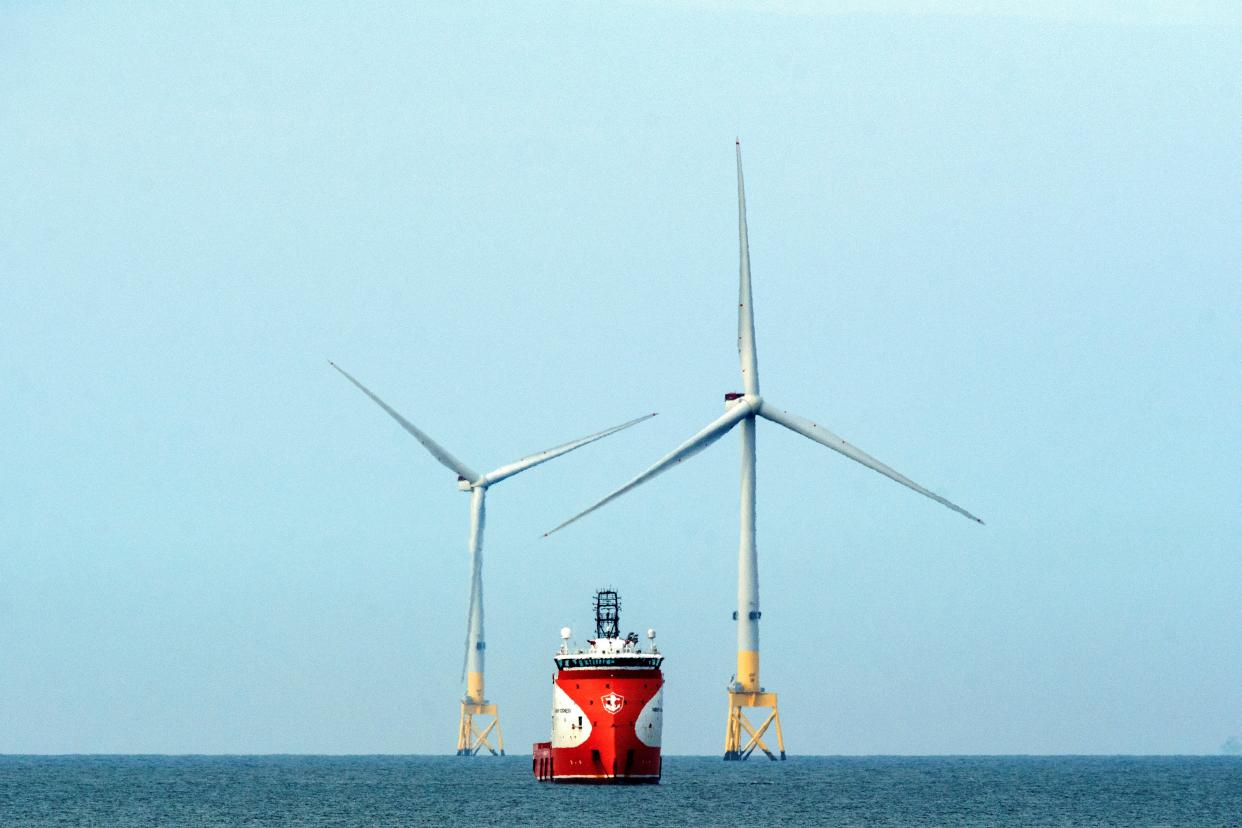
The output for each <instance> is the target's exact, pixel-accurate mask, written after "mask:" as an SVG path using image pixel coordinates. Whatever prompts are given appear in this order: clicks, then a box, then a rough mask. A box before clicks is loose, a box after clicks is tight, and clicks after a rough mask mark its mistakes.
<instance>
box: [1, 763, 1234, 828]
mask: <svg viewBox="0 0 1242 828" xmlns="http://www.w3.org/2000/svg"><path fill="white" fill-rule="evenodd" d="M530 764H531V763H530V757H529V756H506V757H499V758H493V757H486V758H484V757H475V758H459V757H456V756H452V757H449V756H348V757H342V756H55V757H52V756H0V825H2V826H4V828H9V826H21V828H43V826H90V828H96V827H97V826H98V828H131V826H133V827H135V828H136V827H137V826H142V827H143V828H147V827H148V826H177V827H178V828H181V827H182V826H184V828H198V827H199V826H204V828H205V827H206V826H211V828H216V826H221V827H223V826H245V828H259V827H260V826H305V827H306V828H319V827H320V826H324V827H325V828H326V827H327V826H331V828H354V826H358V827H359V828H361V827H362V826H367V827H368V828H370V827H371V826H385V827H386V826H393V828H407V826H440V825H444V826H480V825H502V826H509V825H539V826H592V828H617V827H620V828H624V826H647V825H650V826H664V825H670V826H680V825H687V826H691V825H692V826H716V825H720V826H764V828H767V827H768V826H804V825H806V826H818V825H824V826H1009V825H1013V826H1045V825H1047V826H1096V825H1107V826H1114V825H1115V826H1200V827H1204V828H1206V827H1207V826H1242V757H1236V756H1219V757H1129V756H1117V757H1098V756H1057V757H979V756H969V757H952V756H946V757H797V756H795V757H790V759H789V760H788V761H785V762H770V761H767V760H766V759H763V760H759V761H756V760H755V759H753V758H752V759H751V760H750V761H748V762H724V761H722V760H721V759H720V758H719V757H689V756H686V757H683V756H669V757H666V758H665V760H664V778H663V781H662V782H661V784H659V785H646V786H636V787H602V786H599V787H597V786H571V785H549V784H539V783H537V782H535V781H534V779H533V778H532V776H531V767H530Z"/></svg>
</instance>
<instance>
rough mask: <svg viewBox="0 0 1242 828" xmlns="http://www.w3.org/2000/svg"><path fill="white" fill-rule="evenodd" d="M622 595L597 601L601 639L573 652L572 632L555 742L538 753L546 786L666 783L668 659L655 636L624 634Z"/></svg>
mask: <svg viewBox="0 0 1242 828" xmlns="http://www.w3.org/2000/svg"><path fill="white" fill-rule="evenodd" d="M620 623H621V601H620V599H619V598H618V597H617V593H616V592H614V591H612V590H610V589H602V590H599V591H598V592H596V593H595V638H593V639H591V640H590V641H588V642H587V644H588V645H589V648H588V649H585V650H583V649H578V650H576V651H574V652H570V647H569V635H570V630H569V628H568V627H566V628H565V629H563V630H561V640H562V641H561V649H560V651H559V652H557V654H556V658H555V659H554V660H555V662H556V676H555V677H554V678H553V679H552V740H551V741H550V742H536V743H535V745H534V750H533V754H534V758H533V769H534V772H535V778H536V779H538V780H539V781H540V782H577V783H586V784H604V785H607V784H613V785H624V784H643V783H655V782H659V781H660V733H661V730H662V728H663V724H664V709H663V708H664V674H663V673H662V672H661V671H660V663H661V662H662V661H664V656H663V655H661V654H660V651H659V650H657V649H656V646H655V630H647V640H648V646H647V649H646V650H643V649H641V648H640V647H639V643H638V635H637V634H635V633H630V634H629V635H627V636H626V637H624V638H622V637H621V633H620Z"/></svg>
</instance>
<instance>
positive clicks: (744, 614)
mask: <svg viewBox="0 0 1242 828" xmlns="http://www.w3.org/2000/svg"><path fill="white" fill-rule="evenodd" d="M736 152H737V214H738V255H739V258H740V265H739V280H738V281H739V285H738V316H737V349H738V354H739V356H740V358H741V368H742V388H743V393H740V394H739V393H730V394H726V395H725V413H724V414H723V415H722V416H720V417H718V418H717V419H715V420H713V421H712V422H711V423H709V424H708V425H707V426H706V427H705V428H703V429H702V430H701V431H699V432H698V433H697V434H695V435H694V436H693V437H691V438H690V439H689V440H686V441H685V442H684V443H682V444H681V445H680V446H678V447H677V448H676V449H674V450H673V451H672V452H671V453H669V454H667V455H665V456H664V457H663V458H662V459H661V460H660V461H659V462H658V463H656V464H655V465H654V466H652V467H651V468H649V469H647V470H646V471H645V472H643V473H642V474H640V475H638V477H635V478H634V479H633V480H631V481H630V482H629V483H626V484H625V485H624V486H622V487H621V488H619V489H617V490H616V491H614V492H613V493H612V494H610V495H608V496H607V497H605V498H603V499H602V500H600V501H599V502H597V503H596V504H594V505H593V506H591V507H589V508H587V509H585V510H583V511H582V512H579V513H578V514H576V515H574V516H573V517H571V518H570V519H569V520H567V521H565V522H564V523H562V524H561V525H560V526H557V527H556V529H553V530H551V532H548V533H547V534H549V535H550V534H552V532H556V531H558V530H560V529H563V528H565V527H566V526H568V525H569V524H571V523H573V522H574V521H576V520H578V519H579V518H581V517H584V516H585V515H588V514H590V513H591V512H594V511H595V510H596V509H598V508H600V507H601V506H603V505H605V504H607V503H610V502H611V501H613V500H616V499H617V498H618V497H620V496H621V495H623V494H625V493H626V492H628V491H630V490H631V489H634V488H636V487H638V486H641V485H642V484H643V483H646V482H647V481H648V480H650V479H652V478H653V477H655V476H657V475H659V474H661V473H662V472H665V471H667V470H668V469H670V468H672V467H673V466H676V465H677V464H678V463H680V462H682V461H683V460H685V459H686V458H688V457H692V456H694V455H695V454H698V453H699V452H700V451H702V450H703V449H705V448H707V447H708V446H710V445H711V444H712V443H714V442H716V441H717V440H719V439H720V438H721V437H723V436H724V435H725V433H726V432H728V431H729V430H730V429H732V428H733V427H734V426H735V425H737V424H738V423H741V425H742V431H741V434H742V485H741V489H742V502H741V542H740V544H739V547H738V577H737V612H735V613H734V615H733V617H734V618H735V619H737V675H736V677H735V680H734V681H733V683H731V684H730V685H729V687H728V695H729V719H728V722H727V725H726V729H725V755H724V758H725V759H746V758H748V757H749V756H750V754H751V753H752V752H753V751H754V749H755V748H756V747H758V748H759V749H760V750H762V751H763V752H764V753H765V754H767V756H768V758H769V759H774V758H776V757H775V756H773V755H772V752H771V751H769V750H768V748H767V746H766V745H765V744H764V742H763V738H762V737H763V734H764V732H765V731H766V730H767V729H768V726H769V725H772V724H773V723H774V724H775V729H776V740H777V745H778V747H779V749H780V758H781V759H784V758H785V740H784V737H783V735H782V734H781V720H780V713H779V712H778V710H777V706H776V693H768V692H766V691H765V689H764V688H763V687H761V686H760V685H759V618H760V615H761V613H760V612H759V559H758V553H757V551H756V548H755V418H756V417H763V418H764V419H767V420H771V421H772V422H774V423H776V424H778V425H782V426H784V427H785V428H787V429H789V430H790V431H793V432H794V433H796V434H801V435H802V436H803V437H806V438H808V439H810V440H814V441H815V442H817V443H819V444H820V445H823V446H827V447H828V448H830V449H832V450H833V451H835V452H839V453H840V454H843V455H845V456H846V457H848V458H849V459H851V460H853V461H855V462H856V463H861V464H862V465H864V466H866V467H867V468H869V469H873V470H875V471H877V472H879V473H880V474H882V475H884V476H885V477H887V478H889V479H891V480H895V481H897V482H898V483H900V484H901V485H903V486H906V487H907V488H910V489H913V490H914V491H916V492H918V493H919V494H921V495H924V496H926V497H929V498H931V499H932V500H934V501H936V502H937V503H940V504H942V505H944V506H947V507H948V508H950V509H952V510H953V511H955V512H957V513H958V514H960V515H964V516H965V517H967V518H969V519H971V520H973V521H975V522H976V523H983V521H982V520H980V519H979V518H977V517H975V516H974V515H972V514H971V513H970V512H968V511H966V510H965V509H963V508H962V507H960V506H958V505H957V504H955V503H952V502H951V501H949V500H947V499H945V498H943V497H941V496H940V495H938V494H936V493H935V492H932V491H929V490H927V489H925V488H923V487H922V486H920V485H919V484H917V483H915V482H914V481H913V480H911V479H910V478H908V477H906V476H904V475H902V474H900V473H899V472H897V471H895V470H894V469H892V468H890V467H889V466H886V465H885V464H884V463H881V462H880V461H879V460H876V459H875V458H874V457H872V456H871V455H869V454H867V453H866V452H864V451H863V450H861V449H859V448H857V447H855V446H853V445H851V444H849V443H847V442H846V441H845V440H843V439H841V438H840V437H838V436H837V435H835V434H833V433H832V432H831V431H829V430H828V429H826V428H824V427H823V426H820V425H819V424H817V423H815V422H812V421H811V420H808V419H806V418H804V417H799V416H798V415H797V414H792V413H790V412H788V411H785V410H784V409H782V408H779V407H777V406H776V405H774V404H773V403H771V402H768V401H766V400H764V398H763V397H762V396H760V394H759V359H758V355H757V353H756V350H755V319H754V313H753V306H752V303H751V291H750V245H749V242H748V241H747V236H746V188H745V185H744V183H743V180H742V144H741V142H740V141H739V142H738V143H737V145H736ZM545 537H546V535H545ZM747 707H758V708H766V709H770V710H771V713H769V714H768V716H767V718H766V719H765V720H764V721H763V723H762V724H761V725H759V727H757V728H756V727H754V726H753V725H752V724H751V723H750V721H749V720H748V719H747V718H746V716H744V715H743V713H742V710H743V708H747ZM743 729H744V730H745V731H746V732H747V733H748V734H749V735H750V739H749V740H748V741H747V742H746V744H742V731H743Z"/></svg>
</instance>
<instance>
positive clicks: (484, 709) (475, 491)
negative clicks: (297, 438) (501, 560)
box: [328, 361, 655, 756]
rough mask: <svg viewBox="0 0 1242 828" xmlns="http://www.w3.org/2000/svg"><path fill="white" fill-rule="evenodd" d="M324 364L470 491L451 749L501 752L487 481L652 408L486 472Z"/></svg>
mask: <svg viewBox="0 0 1242 828" xmlns="http://www.w3.org/2000/svg"><path fill="white" fill-rule="evenodd" d="M328 364H329V365H331V366H332V367H333V368H335V369H336V370H337V371H340V372H341V374H342V375H343V376H344V377H345V379H347V380H349V381H350V382H352V383H353V384H354V385H356V386H357V387H358V390H360V391H361V392H362V393H364V394H366V395H367V396H368V397H370V398H371V399H372V400H374V401H375V403H376V404H377V405H378V406H379V407H380V408H382V409H384V410H385V411H387V412H388V414H389V416H391V417H392V418H393V419H394V420H396V421H397V422H398V423H400V424H401V427H402V428H404V429H405V430H406V431H408V432H409V433H410V434H412V435H413V436H414V439H415V440H418V442H420V443H422V444H423V447H424V448H425V449H427V451H429V452H430V453H431V456H432V457H434V458H436V459H437V460H439V461H440V464H441V465H443V466H445V467H446V468H448V470H449V471H452V472H456V474H457V488H458V489H459V490H461V491H463V492H470V541H469V549H470V611H469V614H468V615H467V619H466V653H465V662H464V668H463V673H464V674H465V676H464V677H465V679H466V695H465V697H464V698H462V700H461V721H460V723H459V725H458V728H457V755H458V756H474V755H476V754H477V753H478V752H479V751H480V750H481V749H482V748H484V747H486V748H487V750H488V751H489V752H490V753H491V754H492V755H493V756H495V755H496V754H497V753H498V752H499V754H500V755H501V756H503V755H504V753H505V737H504V732H503V731H502V730H501V727H500V712H499V710H498V708H497V705H496V704H495V703H493V702H489V701H488V700H487V698H486V697H485V696H484V694H483V652H484V650H485V649H486V648H487V644H486V642H485V641H484V638H483V518H484V501H485V499H486V497H487V490H488V488H489V487H490V486H494V485H496V484H497V483H499V482H500V481H502V480H508V479H509V478H510V477H513V476H514V475H515V474H518V473H520V472H524V471H526V470H527V469H530V468H533V467H535V466H538V465H539V464H540V463H546V462H548V461H549V460H551V459H553V458H555V457H560V456H561V455H562V454H568V453H569V452H571V451H573V450H574V449H576V448H581V447H582V446H585V445H587V444H588V443H594V442H595V441H596V440H600V439H603V438H604V437H607V436H608V435H610V434H615V433H616V432H618V431H621V430H622V429H626V428H629V427H630V426H632V425H636V424H638V423H641V422H642V421H643V420H646V419H649V418H651V417H654V416H655V414H647V415H644V416H642V417H638V418H636V419H633V420H630V421H629V422H625V423H622V424H621V425H618V426H613V427H612V428H609V429H605V430H604V431H600V432H598V433H596V434H591V435H588V436H586V437H583V438H581V439H578V440H574V441H573V442H569V443H565V444H564V445H561V446H556V447H555V448H550V449H547V450H546V451H541V452H539V453H537V454H532V455H530V456H529V457H523V458H522V459H521V460H516V461H514V462H512V463H509V464H507V465H504V466H501V467H500V468H498V469H495V470H493V471H490V472H487V473H486V474H478V473H476V472H474V471H472V470H471V469H470V467H468V466H467V465H466V464H465V463H463V462H461V461H460V460H458V459H457V458H456V457H454V456H453V455H452V454H450V453H449V452H448V451H447V450H446V449H445V448H444V447H443V446H441V445H440V444H439V443H437V442H436V441H435V440H432V439H431V438H430V437H428V436H427V434H426V433H425V432H423V431H422V430H420V429H419V428H418V427H417V426H415V425H414V424H413V423H411V422H410V421H409V420H407V419H406V418H405V417H402V416H401V415H400V414H398V413H397V412H396V411H395V410H394V409H393V408H392V407H391V406H389V405H388V403H386V402H384V401H383V400H381V399H380V398H379V397H377V396H375V394H374V393H372V392H371V390H370V389H369V388H367V387H366V386H365V385H363V384H362V383H360V382H358V380H356V379H354V378H353V377H352V376H351V375H350V374H349V373H348V372H347V371H345V369H343V368H341V367H340V366H339V365H337V364H336V363H335V362H332V361H329V362H328ZM476 716H478V717H491V721H490V722H487V723H486V725H485V726H481V725H482V722H479V723H476V722H475V717H476ZM484 721H485V719H484ZM493 729H494V730H495V731H496V745H495V746H494V747H493V746H492V743H491V741H490V740H489V739H488V737H489V736H490V735H491V732H492V730H493Z"/></svg>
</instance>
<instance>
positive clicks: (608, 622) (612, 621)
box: [595, 589, 621, 638]
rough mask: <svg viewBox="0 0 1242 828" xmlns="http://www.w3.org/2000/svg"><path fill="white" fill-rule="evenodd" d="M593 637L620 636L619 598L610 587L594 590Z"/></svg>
mask: <svg viewBox="0 0 1242 828" xmlns="http://www.w3.org/2000/svg"><path fill="white" fill-rule="evenodd" d="M595 637H596V638H620V637H621V599H620V598H618V597H617V593H616V592H614V591H613V590H611V589H600V590H596V591H595Z"/></svg>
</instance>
